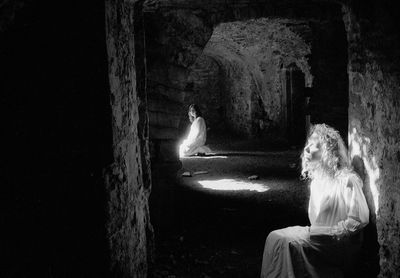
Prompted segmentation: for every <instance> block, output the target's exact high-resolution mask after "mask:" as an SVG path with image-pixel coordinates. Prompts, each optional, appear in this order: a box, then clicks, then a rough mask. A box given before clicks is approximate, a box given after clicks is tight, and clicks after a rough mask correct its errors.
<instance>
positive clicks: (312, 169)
mask: <svg viewBox="0 0 400 278" xmlns="http://www.w3.org/2000/svg"><path fill="white" fill-rule="evenodd" d="M313 134H316V135H317V136H318V139H319V142H320V144H321V151H322V154H321V160H320V161H319V162H318V163H314V164H311V163H309V162H307V161H306V159H305V157H304V150H303V153H302V154H301V166H302V169H301V176H302V177H303V178H304V179H307V178H311V179H312V178H314V177H315V175H316V174H317V173H318V174H322V175H328V176H331V177H335V176H337V175H338V174H339V173H341V172H342V170H345V169H350V163H349V158H348V155H347V148H346V146H345V145H344V142H343V139H342V137H341V136H340V134H339V132H338V131H337V130H336V129H334V128H332V127H330V126H329V125H326V124H317V125H314V126H312V128H311V131H310V135H309V137H308V139H307V143H306V146H307V144H308V141H309V139H310V137H311V135H313Z"/></svg>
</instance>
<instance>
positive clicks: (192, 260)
mask: <svg viewBox="0 0 400 278" xmlns="http://www.w3.org/2000/svg"><path fill="white" fill-rule="evenodd" d="M250 146H251V145H250ZM231 147H232V146H231ZM253 147H254V145H253ZM212 149H213V151H215V153H214V154H212V155H207V156H205V157H189V158H184V159H183V160H182V163H183V169H181V170H180V172H179V173H178V179H177V182H176V186H175V187H174V189H173V191H174V193H173V195H174V205H173V206H174V207H173V211H174V213H173V215H174V216H173V219H172V220H171V223H169V225H168V226H167V228H164V229H158V228H157V226H156V225H155V230H156V232H157V233H156V239H157V240H156V254H155V264H154V268H153V269H152V271H151V273H152V274H151V275H152V277H170V278H172V277H230V278H232V277H258V276H259V270H260V267H261V259H262V252H263V248H264V241H265V238H266V236H267V235H268V233H269V232H270V231H271V230H273V229H277V228H282V227H286V226H290V225H307V224H308V220H307V216H306V207H307V195H308V194H307V186H306V184H305V182H303V181H301V180H300V179H299V169H298V157H299V152H298V151H295V150H280V151H267V150H261V151H257V150H254V149H251V148H249V149H250V150H249V151H245V150H243V149H242V148H241V147H240V143H239V144H237V145H236V148H231V149H232V150H228V149H227V148H225V149H224V148H221V147H219V146H217V145H214V146H212ZM197 171H206V172H207V173H201V174H198V175H194V173H195V172H197ZM183 172H190V173H191V174H192V176H191V177H182V176H181V174H182V173H183ZM250 176H257V177H256V179H254V180H249V179H248V178H249V177H250Z"/></svg>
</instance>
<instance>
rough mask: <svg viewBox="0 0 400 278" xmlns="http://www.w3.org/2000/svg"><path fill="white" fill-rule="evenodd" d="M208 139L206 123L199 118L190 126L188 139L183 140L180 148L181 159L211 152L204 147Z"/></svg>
mask: <svg viewBox="0 0 400 278" xmlns="http://www.w3.org/2000/svg"><path fill="white" fill-rule="evenodd" d="M206 139H207V127H206V122H205V121H204V119H203V118H202V117H197V118H196V119H195V120H194V121H193V123H192V125H191V126H190V132H189V135H188V137H187V138H186V139H185V140H183V142H182V144H181V145H180V147H179V157H184V156H189V155H194V154H196V153H208V152H211V150H210V149H209V148H208V147H206V146H204V144H205V143H206Z"/></svg>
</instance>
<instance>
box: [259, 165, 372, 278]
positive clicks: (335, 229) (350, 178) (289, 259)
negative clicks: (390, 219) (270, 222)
mask: <svg viewBox="0 0 400 278" xmlns="http://www.w3.org/2000/svg"><path fill="white" fill-rule="evenodd" d="M362 186H363V184H362V181H361V179H360V178H359V177H358V176H357V174H355V173H354V172H351V171H349V170H345V171H343V172H342V173H341V174H340V175H339V176H338V177H337V179H335V181H333V180H332V179H328V178H316V179H314V180H313V181H312V182H311V184H310V191H311V192H310V201H309V207H308V216H309V219H310V223H311V226H310V227H300V226H295V227H288V228H285V229H281V230H275V231H272V232H271V233H270V234H269V235H268V237H267V240H266V242H265V247H264V254H263V261H262V267H261V277H262V278H265V277H268V278H271V277H280V278H285V277H321V278H325V277H342V276H343V273H344V272H346V271H348V270H349V269H350V268H351V264H352V263H353V261H354V259H355V256H356V255H357V251H358V250H359V247H360V245H361V241H362V233H361V232H360V231H361V230H362V228H363V227H365V225H367V224H368V219H369V210H368V206H367V203H366V200H365V196H364V194H363V191H362Z"/></svg>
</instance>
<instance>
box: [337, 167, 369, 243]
mask: <svg viewBox="0 0 400 278" xmlns="http://www.w3.org/2000/svg"><path fill="white" fill-rule="evenodd" d="M343 193H344V198H345V203H346V206H347V208H348V209H347V214H348V216H347V219H345V220H344V221H340V222H339V223H338V224H337V225H336V226H334V227H333V229H332V233H333V234H334V235H335V236H336V237H337V238H342V237H345V236H348V235H351V234H355V233H357V232H358V231H360V230H361V229H362V228H364V227H365V226H366V225H367V224H368V222H369V209H368V205H367V201H366V200H365V196H364V193H363V191H362V181H361V179H360V178H359V177H358V176H357V175H355V174H352V175H350V177H349V179H348V182H347V185H346V188H345V189H344V192H343Z"/></svg>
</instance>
